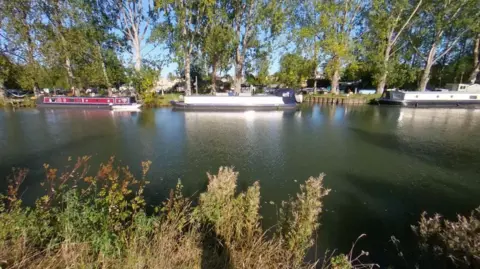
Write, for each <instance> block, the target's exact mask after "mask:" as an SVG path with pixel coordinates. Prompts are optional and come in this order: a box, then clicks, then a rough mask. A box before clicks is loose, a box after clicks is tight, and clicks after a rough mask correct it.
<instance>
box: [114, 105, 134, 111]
mask: <svg viewBox="0 0 480 269" xmlns="http://www.w3.org/2000/svg"><path fill="white" fill-rule="evenodd" d="M141 106H142V105H141V104H130V105H113V106H111V109H112V110H113V111H140V107H141Z"/></svg>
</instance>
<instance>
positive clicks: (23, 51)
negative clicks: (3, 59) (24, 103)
mask: <svg viewBox="0 0 480 269" xmlns="http://www.w3.org/2000/svg"><path fill="white" fill-rule="evenodd" d="M0 10H1V12H0V16H2V21H3V23H2V25H3V26H2V28H3V29H4V31H2V32H3V33H1V35H2V38H4V39H5V40H7V42H8V46H9V48H8V49H5V50H4V53H6V54H10V56H13V58H15V59H16V60H17V61H16V62H18V63H21V64H22V65H23V72H22V73H21V75H22V77H23V79H22V82H23V83H22V85H21V87H22V88H28V89H32V88H33V89H34V92H35V93H38V75H39V74H38V73H39V63H38V61H37V60H36V57H37V53H38V49H37V48H38V44H37V43H36V42H35V39H36V35H37V34H38V29H37V27H38V23H39V20H40V16H39V13H38V5H37V3H36V2H35V1H31V0H15V1H1V2H0Z"/></svg>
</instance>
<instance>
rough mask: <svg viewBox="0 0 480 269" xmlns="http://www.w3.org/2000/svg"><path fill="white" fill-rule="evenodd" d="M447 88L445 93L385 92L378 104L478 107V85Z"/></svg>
mask: <svg viewBox="0 0 480 269" xmlns="http://www.w3.org/2000/svg"><path fill="white" fill-rule="evenodd" d="M447 87H448V88H449V90H447V91H425V92H417V91H386V92H384V93H383V95H382V97H381V98H380V99H378V103H379V104H386V105H400V106H414V107H419V106H454V107H455V106H457V107H460V106H476V105H480V85H479V84H470V85H469V84H447Z"/></svg>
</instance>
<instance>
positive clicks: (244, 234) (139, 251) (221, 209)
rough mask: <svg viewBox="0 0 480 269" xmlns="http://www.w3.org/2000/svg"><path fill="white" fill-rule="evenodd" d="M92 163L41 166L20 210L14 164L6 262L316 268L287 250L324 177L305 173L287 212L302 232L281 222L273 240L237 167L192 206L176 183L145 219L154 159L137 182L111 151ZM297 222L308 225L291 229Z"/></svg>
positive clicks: (317, 206)
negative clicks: (33, 198)
mask: <svg viewBox="0 0 480 269" xmlns="http://www.w3.org/2000/svg"><path fill="white" fill-rule="evenodd" d="M89 159H90V158H89V157H82V158H78V159H77V161H76V162H71V163H70V164H69V165H68V166H67V167H66V169H65V171H64V172H62V173H59V171H58V170H57V169H53V168H50V167H49V166H48V165H44V166H45V182H44V183H42V185H43V186H45V187H46V192H45V193H46V194H45V195H44V196H42V197H40V198H39V199H38V200H37V202H36V204H35V207H33V208H26V207H23V206H22V205H21V200H20V197H19V190H20V186H21V183H22V182H23V181H24V179H25V177H26V175H27V172H28V171H27V170H22V169H15V170H13V176H12V177H11V178H10V182H9V187H8V189H7V193H6V194H5V195H2V196H0V261H1V262H2V268H3V266H4V265H5V266H6V267H7V268H8V267H13V268H17V267H28V268H64V267H70V268H92V267H95V268H96V267H99V266H104V267H107V268H120V267H121V268H132V267H135V266H137V265H139V264H142V268H159V267H160V268H205V266H207V268H225V264H227V263H228V264H230V267H229V268H272V269H273V268H285V269H287V268H313V267H314V264H313V265H311V264H306V263H305V262H304V261H303V258H304V255H305V251H306V249H301V250H292V248H291V244H290V243H289V242H291V240H292V239H291V236H292V235H293V234H295V238H302V239H301V240H300V241H301V242H304V243H305V242H310V238H311V237H312V234H313V231H314V230H315V229H316V228H317V226H318V225H317V224H314V223H316V222H317V220H318V219H317V217H318V214H319V213H320V212H321V207H322V204H321V202H320V199H322V197H323V195H326V191H325V190H324V189H323V187H322V186H321V184H322V182H321V178H318V179H315V178H311V179H309V180H308V181H307V182H306V184H305V186H302V187H301V192H300V194H298V197H297V200H295V201H292V205H291V207H290V208H292V211H291V213H292V216H293V218H292V219H290V220H287V221H292V222H293V223H292V224H291V225H290V227H291V228H290V229H294V228H299V229H301V232H297V231H293V230H289V229H288V228H286V226H283V230H282V231H279V236H278V237H273V238H270V239H269V238H266V237H265V236H264V232H263V231H262V229H261V225H260V219H261V217H260V215H259V209H260V185H259V183H258V182H255V183H254V184H253V185H252V186H250V187H249V188H248V189H247V190H246V191H245V192H241V193H239V194H236V183H237V178H238V173H237V172H235V171H233V169H232V168H220V169H219V171H218V174H216V175H211V174H208V178H209V184H208V187H207V191H206V192H204V193H201V194H200V197H199V200H198V203H197V204H198V205H197V206H196V207H193V206H192V202H191V201H190V199H188V198H185V197H184V196H183V195H182V185H181V182H178V184H177V187H176V189H175V190H172V191H171V193H170V197H169V198H168V199H167V200H166V201H165V202H164V203H163V204H162V206H160V207H156V208H155V213H154V214H151V215H147V214H146V213H145V210H146V202H145V199H144V198H143V193H144V188H145V186H146V184H148V181H147V180H146V178H145V175H146V174H147V172H148V170H149V167H150V162H143V163H142V177H141V179H136V178H135V177H134V176H133V174H132V173H131V172H130V171H129V169H128V167H125V166H119V165H118V162H116V161H115V159H114V158H113V157H112V158H111V159H110V160H109V161H108V162H106V163H105V164H101V165H100V168H99V170H98V172H96V173H95V174H94V175H89V173H88V171H89V165H88V161H89ZM304 217H305V218H306V219H305V220H300V219H299V218H302V219H303V218H304ZM300 221H301V222H302V223H305V225H297V224H298V223H299V222H300ZM307 222H312V223H308V224H307ZM309 229H310V231H308V230H309ZM283 232H285V233H286V234H285V235H283V234H282V233H283ZM217 242H219V243H217ZM202 245H203V246H202ZM307 245H310V243H307V244H306V245H305V247H306V246H307ZM222 249H223V250H222ZM292 251H293V252H292ZM222 253H224V254H222ZM293 253H297V254H298V255H301V257H300V256H297V254H293ZM302 253H303V254H302ZM226 254H228V255H227V256H225V255H226Z"/></svg>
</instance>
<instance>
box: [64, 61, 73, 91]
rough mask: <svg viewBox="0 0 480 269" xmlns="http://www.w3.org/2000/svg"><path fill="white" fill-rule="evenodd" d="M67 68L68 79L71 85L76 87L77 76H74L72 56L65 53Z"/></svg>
mask: <svg viewBox="0 0 480 269" xmlns="http://www.w3.org/2000/svg"><path fill="white" fill-rule="evenodd" d="M65 69H66V70H67V81H68V85H70V87H73V88H74V87H75V86H74V83H75V77H74V76H73V70H72V62H71V61H70V56H69V55H65Z"/></svg>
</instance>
